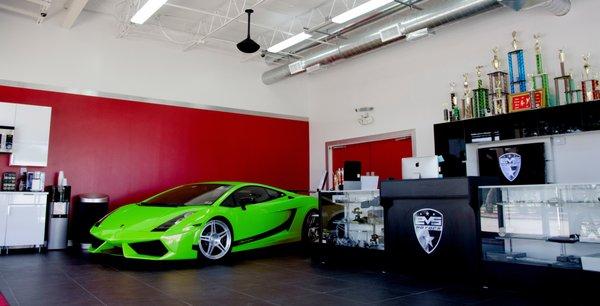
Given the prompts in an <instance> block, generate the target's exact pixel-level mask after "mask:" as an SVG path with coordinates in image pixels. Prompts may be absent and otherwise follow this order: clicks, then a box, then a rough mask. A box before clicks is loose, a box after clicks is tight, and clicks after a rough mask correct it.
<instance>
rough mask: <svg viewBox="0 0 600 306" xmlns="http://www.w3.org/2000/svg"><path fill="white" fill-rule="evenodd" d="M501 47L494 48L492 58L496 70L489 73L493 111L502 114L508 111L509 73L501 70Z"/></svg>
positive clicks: (495, 113) (494, 113)
mask: <svg viewBox="0 0 600 306" xmlns="http://www.w3.org/2000/svg"><path fill="white" fill-rule="evenodd" d="M499 51H500V50H499V49H498V47H495V48H494V49H493V50H492V53H493V54H494V58H493V59H492V67H493V68H494V71H493V72H491V73H488V77H489V80H490V84H489V85H490V88H489V95H490V99H489V101H491V102H490V103H491V111H492V114H493V115H501V114H506V113H508V73H506V72H504V71H501V70H500V65H501V63H500V56H499Z"/></svg>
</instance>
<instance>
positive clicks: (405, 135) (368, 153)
mask: <svg viewBox="0 0 600 306" xmlns="http://www.w3.org/2000/svg"><path fill="white" fill-rule="evenodd" d="M413 139H414V130H411V131H402V132H394V133H386V134H380V135H373V136H367V137H361V138H353V139H345V140H339V141H333V142H328V143H327V144H326V147H327V169H328V173H329V184H328V186H329V187H330V188H331V187H332V181H333V173H334V171H335V170H336V169H340V168H342V169H343V168H344V162H346V161H360V162H361V175H366V174H367V172H369V173H370V172H373V173H374V175H376V176H379V181H384V180H389V179H402V158H405V157H412V156H413V152H414V151H415V150H414V142H413Z"/></svg>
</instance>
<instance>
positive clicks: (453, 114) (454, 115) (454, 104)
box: [450, 82, 460, 121]
mask: <svg viewBox="0 0 600 306" xmlns="http://www.w3.org/2000/svg"><path fill="white" fill-rule="evenodd" d="M455 87H456V83H454V82H452V83H450V105H451V109H450V121H459V120H460V108H459V107H458V98H457V97H456V91H455V89H454V88H455Z"/></svg>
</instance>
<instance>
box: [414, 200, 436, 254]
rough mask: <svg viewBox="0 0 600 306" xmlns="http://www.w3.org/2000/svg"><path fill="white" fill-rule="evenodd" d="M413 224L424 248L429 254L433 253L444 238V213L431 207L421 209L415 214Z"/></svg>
mask: <svg viewBox="0 0 600 306" xmlns="http://www.w3.org/2000/svg"><path fill="white" fill-rule="evenodd" d="M413 225H414V227H415V235H417V241H419V244H420V245H421V247H422V248H423V250H424V251H425V252H426V253H427V254H431V253H433V251H435V248H437V246H438V244H439V243H440V240H441V239H442V232H443V231H444V215H443V214H442V213H441V212H439V211H437V210H435V209H431V208H423V209H419V210H417V211H416V212H415V213H414V214H413Z"/></svg>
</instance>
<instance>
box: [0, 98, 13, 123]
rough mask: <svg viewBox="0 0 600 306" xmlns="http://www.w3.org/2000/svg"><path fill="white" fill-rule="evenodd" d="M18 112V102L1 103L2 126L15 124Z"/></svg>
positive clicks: (0, 121) (0, 119)
mask: <svg viewBox="0 0 600 306" xmlns="http://www.w3.org/2000/svg"><path fill="white" fill-rule="evenodd" d="M16 112H17V105H16V104H13V103H0V126H15V114H16Z"/></svg>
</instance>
